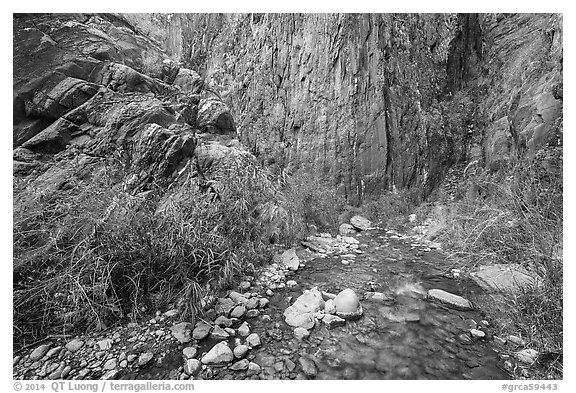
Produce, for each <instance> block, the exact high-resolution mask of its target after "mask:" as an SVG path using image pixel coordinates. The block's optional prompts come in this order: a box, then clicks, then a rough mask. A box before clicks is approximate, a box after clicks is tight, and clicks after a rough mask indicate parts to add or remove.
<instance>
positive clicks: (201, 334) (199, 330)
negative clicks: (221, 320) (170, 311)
mask: <svg viewBox="0 0 576 393" xmlns="http://www.w3.org/2000/svg"><path fill="white" fill-rule="evenodd" d="M210 330H212V327H211V326H210V325H208V324H207V323H204V322H199V323H198V324H197V325H196V327H195V328H194V330H193V331H192V337H194V339H196V340H203V339H205V338H206V337H208V335H209V334H210Z"/></svg>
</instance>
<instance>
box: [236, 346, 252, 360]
mask: <svg viewBox="0 0 576 393" xmlns="http://www.w3.org/2000/svg"><path fill="white" fill-rule="evenodd" d="M249 349H250V348H248V345H243V344H242V345H238V346H237V347H235V348H234V357H236V358H237V359H242V358H243V357H244V356H246V354H247V353H248V350H249Z"/></svg>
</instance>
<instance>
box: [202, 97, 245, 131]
mask: <svg viewBox="0 0 576 393" xmlns="http://www.w3.org/2000/svg"><path fill="white" fill-rule="evenodd" d="M198 128H199V129H200V130H202V131H204V132H208V133H211V134H219V135H235V134H236V124H235V123H234V118H233V117H232V114H230V111H229V110H228V107H227V106H226V104H224V102H222V101H221V100H219V99H215V98H206V99H201V100H200V104H199V106H198Z"/></svg>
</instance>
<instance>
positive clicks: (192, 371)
mask: <svg viewBox="0 0 576 393" xmlns="http://www.w3.org/2000/svg"><path fill="white" fill-rule="evenodd" d="M201 369H202V363H201V362H200V360H198V359H188V360H186V362H185V363H184V372H185V373H186V374H189V375H197V374H198V373H199V372H200V370H201Z"/></svg>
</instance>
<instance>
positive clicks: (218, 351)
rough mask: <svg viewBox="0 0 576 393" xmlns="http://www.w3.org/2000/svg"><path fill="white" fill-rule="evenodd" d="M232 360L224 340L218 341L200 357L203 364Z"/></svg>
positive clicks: (230, 352)
mask: <svg viewBox="0 0 576 393" xmlns="http://www.w3.org/2000/svg"><path fill="white" fill-rule="evenodd" d="M232 360H234V354H233V353H232V350H231V349H230V347H229V346H228V344H226V342H224V341H223V342H220V343H218V344H216V345H214V346H213V347H212V349H211V350H210V351H208V353H207V354H206V355H204V356H203V357H202V360H201V361H202V363H203V364H220V363H228V362H231V361H232Z"/></svg>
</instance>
